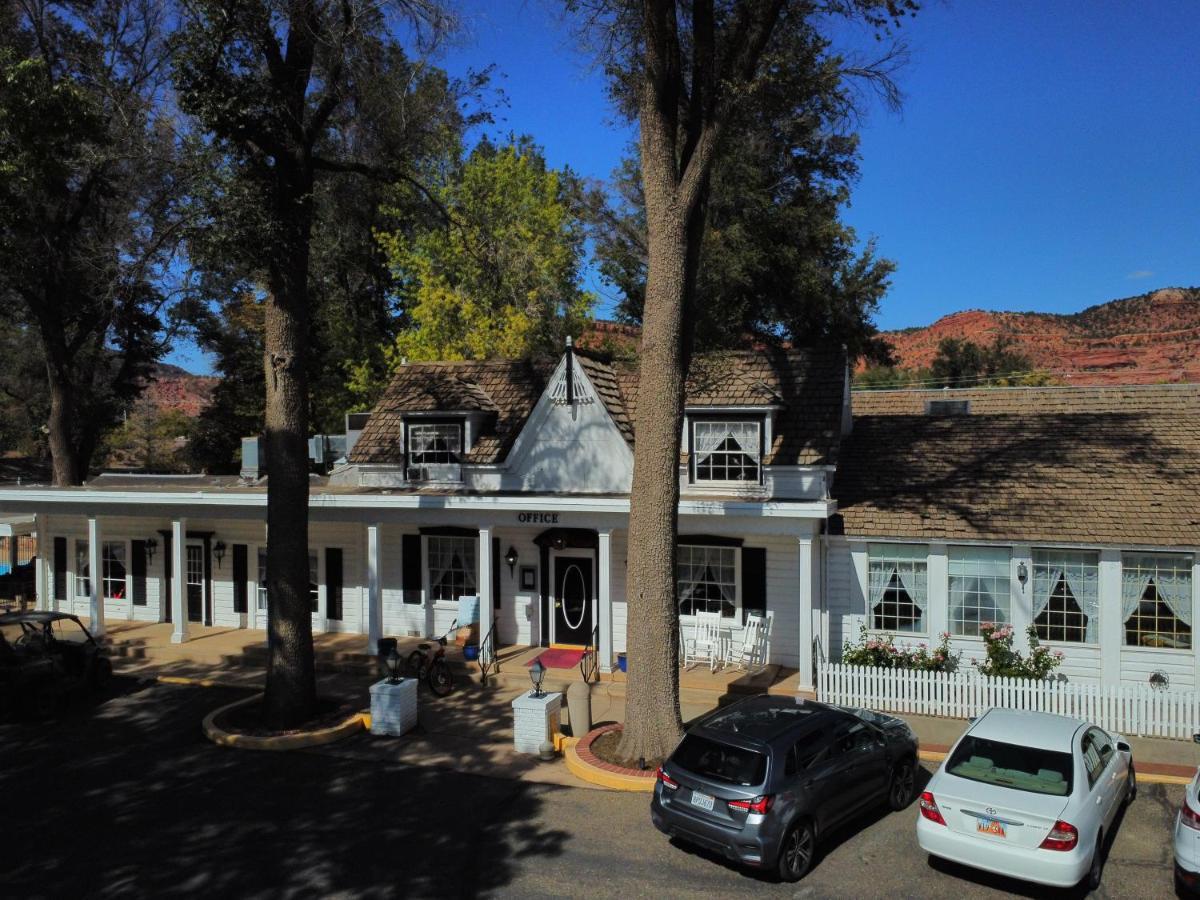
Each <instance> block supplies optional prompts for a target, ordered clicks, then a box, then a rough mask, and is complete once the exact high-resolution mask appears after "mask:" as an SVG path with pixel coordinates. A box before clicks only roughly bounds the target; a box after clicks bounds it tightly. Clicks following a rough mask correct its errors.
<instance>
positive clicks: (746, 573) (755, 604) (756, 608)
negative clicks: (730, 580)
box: [742, 547, 767, 624]
mask: <svg viewBox="0 0 1200 900" xmlns="http://www.w3.org/2000/svg"><path fill="white" fill-rule="evenodd" d="M766 611H767V550H766V548H765V547H743V548H742V623H743V624H744V623H745V621H746V616H747V615H748V614H749V613H765V612H766Z"/></svg>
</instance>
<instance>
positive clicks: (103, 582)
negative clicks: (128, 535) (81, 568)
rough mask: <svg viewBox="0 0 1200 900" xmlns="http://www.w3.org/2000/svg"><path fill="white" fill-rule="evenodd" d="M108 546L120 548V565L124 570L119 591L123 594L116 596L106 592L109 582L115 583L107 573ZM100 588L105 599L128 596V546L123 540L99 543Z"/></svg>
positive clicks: (118, 598) (121, 598)
mask: <svg viewBox="0 0 1200 900" xmlns="http://www.w3.org/2000/svg"><path fill="white" fill-rule="evenodd" d="M109 548H116V549H120V551H121V558H120V563H121V567H122V568H123V569H124V570H125V577H123V578H121V579H120V584H121V592H122V594H123V595H124V596H121V597H118V596H116V595H115V594H110V593H109V592H108V588H109V583H110V582H112V583H116V581H117V579H115V578H113V577H112V576H111V575H110V574H109ZM100 570H101V578H100V589H101V590H102V591H103V592H104V599H105V600H120V601H127V600H129V599H130V597H129V546H128V545H127V544H126V543H125V541H103V542H102V543H101V544H100Z"/></svg>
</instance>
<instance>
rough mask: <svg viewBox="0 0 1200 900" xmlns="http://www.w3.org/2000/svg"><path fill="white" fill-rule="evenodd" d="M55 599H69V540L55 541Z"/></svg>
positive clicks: (60, 539) (58, 539) (58, 538)
mask: <svg viewBox="0 0 1200 900" xmlns="http://www.w3.org/2000/svg"><path fill="white" fill-rule="evenodd" d="M54 599H55V600H66V599H67V539H66V538H65V537H56V538H55V539H54Z"/></svg>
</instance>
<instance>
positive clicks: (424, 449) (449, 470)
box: [405, 420, 463, 481]
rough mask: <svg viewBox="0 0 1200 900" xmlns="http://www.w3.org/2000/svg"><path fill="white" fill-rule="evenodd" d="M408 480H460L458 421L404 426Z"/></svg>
mask: <svg viewBox="0 0 1200 900" xmlns="http://www.w3.org/2000/svg"><path fill="white" fill-rule="evenodd" d="M405 435H406V443H407V447H408V460H407V466H406V470H407V478H408V480H409V481H461V480H462V453H463V423H462V422H461V421H459V420H452V421H445V420H443V421H437V422H409V423H406V425H405Z"/></svg>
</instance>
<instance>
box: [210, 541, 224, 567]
mask: <svg viewBox="0 0 1200 900" xmlns="http://www.w3.org/2000/svg"><path fill="white" fill-rule="evenodd" d="M213 556H215V557H216V558H217V565H218V566H220V565H221V560H223V559H224V558H225V542H224V541H217V542H216V543H215V544H213Z"/></svg>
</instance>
